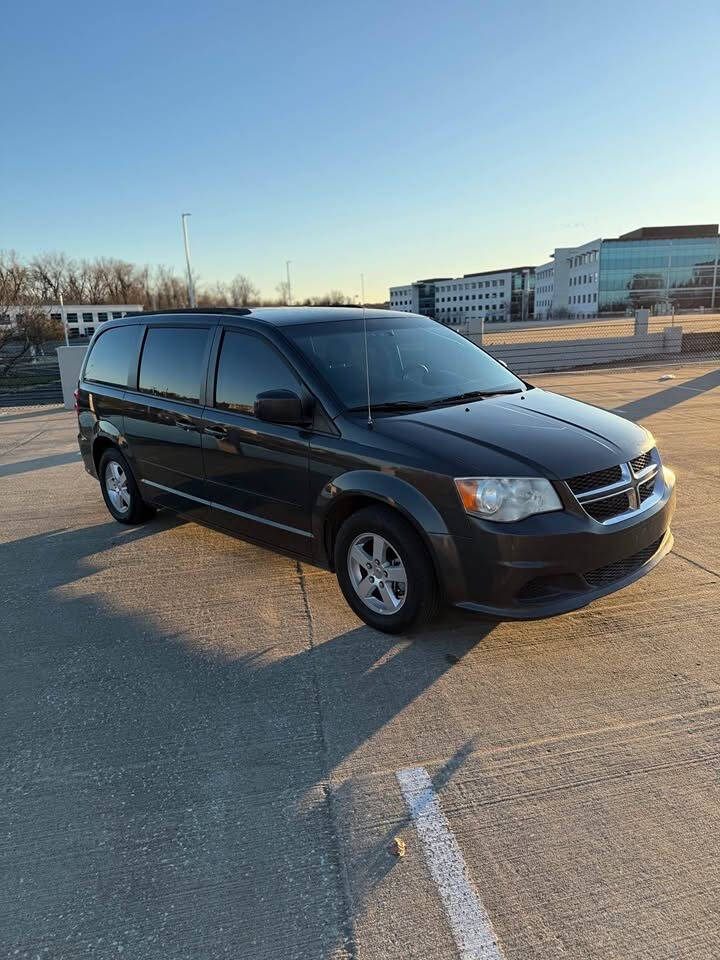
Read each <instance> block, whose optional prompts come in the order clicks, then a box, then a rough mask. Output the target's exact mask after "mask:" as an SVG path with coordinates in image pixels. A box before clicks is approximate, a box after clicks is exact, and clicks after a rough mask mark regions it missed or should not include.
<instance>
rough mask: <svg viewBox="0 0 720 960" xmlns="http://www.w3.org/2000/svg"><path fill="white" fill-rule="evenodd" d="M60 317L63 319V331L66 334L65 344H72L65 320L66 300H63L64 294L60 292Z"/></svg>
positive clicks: (67, 345)
mask: <svg viewBox="0 0 720 960" xmlns="http://www.w3.org/2000/svg"><path fill="white" fill-rule="evenodd" d="M60 319H61V320H62V325H63V333H64V334H65V346H66V347H69V346H70V341H69V340H68V332H67V323H66V322H65V302H64V301H63V295H62V294H60Z"/></svg>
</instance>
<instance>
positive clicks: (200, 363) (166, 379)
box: [138, 327, 209, 403]
mask: <svg viewBox="0 0 720 960" xmlns="http://www.w3.org/2000/svg"><path fill="white" fill-rule="evenodd" d="M208 334H209V331H208V330H201V329H198V328H197V327H151V328H150V329H149V330H148V332H147V337H146V338H145V346H144V347H143V352H142V359H141V361H140V381H139V384H138V386H139V387H140V389H141V390H142V391H143V392H145V393H156V394H159V396H161V397H168V398H169V399H170V400H184V401H186V402H187V403H199V402H200V386H201V383H202V379H203V376H204V373H205V347H206V345H207V338H208Z"/></svg>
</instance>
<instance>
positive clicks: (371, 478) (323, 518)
mask: <svg viewBox="0 0 720 960" xmlns="http://www.w3.org/2000/svg"><path fill="white" fill-rule="evenodd" d="M372 506H385V507H388V508H389V509H391V510H393V511H394V512H395V513H397V514H398V515H399V516H400V517H402V518H403V519H404V520H405V521H406V522H407V523H409V524H410V526H411V527H412V528H413V529H414V530H415V532H416V533H417V534H418V536H419V537H420V540H421V541H422V543H423V546H424V547H425V549H426V550H427V553H428V556H429V557H430V561H431V563H432V565H433V569H434V571H435V576H436V578H437V582H438V584H440V586H441V587H443V585H444V583H445V577H444V576H443V573H444V571H443V568H442V567H443V565H442V564H441V562H440V558H439V557H438V551H437V544H438V541H442V542H444V544H445V545H447V544H449V543H450V542H451V539H452V538H451V537H450V533H449V531H448V528H447V525H446V523H445V521H444V520H443V518H442V516H441V515H440V513H439V512H438V510H437V508H436V507H435V506H433V504H432V503H430V501H429V500H428V499H427V497H425V496H424V495H423V494H422V493H421V492H420V491H419V490H418V489H417V488H415V487H413V486H412V485H411V484H409V483H407V481H405V480H401V479H400V478H399V477H395V476H391V475H388V474H383V473H380V472H379V471H370V470H358V471H352V472H350V473H346V474H343V475H342V476H341V477H337V478H336V479H335V480H333V481H332V482H331V483H329V484H328V485H327V486H326V487H325V488H324V489H323V491H322V494H321V496H320V498H319V501H318V503H317V504H316V507H317V509H316V511H315V516H316V518H317V523H318V527H319V528H318V529H316V530H315V537H316V542H317V543H318V544H322V550H323V553H324V556H323V557H322V558H321V559H322V561H323V565H324V566H327V567H328V568H329V569H330V570H334V569H335V562H334V547H335V540H336V538H337V534H338V531H339V530H340V527H341V526H342V524H343V523H344V521H345V520H346V519H347V518H348V517H349V516H351V515H352V514H354V513H357V511H358V510H362V509H363V508H364V507H372Z"/></svg>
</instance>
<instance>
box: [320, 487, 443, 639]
mask: <svg viewBox="0 0 720 960" xmlns="http://www.w3.org/2000/svg"><path fill="white" fill-rule="evenodd" d="M335 570H336V571H337V578H338V582H339V584H340V589H341V590H342V592H343V595H344V597H345V599H346V600H347V602H348V603H349V604H350V606H351V607H352V609H353V610H354V611H355V613H356V614H357V615H358V616H359V617H360V619H361V620H364V621H365V623H367V624H368V625H369V626H371V627H374V628H375V629H376V630H382V631H383V632H385V633H399V632H400V631H402V630H407V629H409V628H410V627H418V626H421V625H422V624H424V623H427V621H429V620H430V619H431V618H432V617H433V616H434V614H435V613H436V612H437V608H438V605H439V591H438V586H437V580H436V578H435V571H434V569H433V565H432V561H431V559H430V557H429V555H428V552H427V549H426V547H425V544H424V543H423V542H422V540H421V539H420V537H419V535H418V534H417V533H416V531H415V530H414V529H413V528H412V527H411V526H410V524H409V523H408V522H407V521H406V520H404V519H403V518H402V517H400V516H398V514H397V513H395V512H394V511H393V510H390V509H389V508H387V507H380V506H378V507H366V508H365V509H363V510H359V511H358V512H357V513H354V514H352V515H351V516H350V517H348V519H347V520H346V521H345V523H343V525H342V527H341V528H340V531H339V533H338V535H337V539H336V541H335Z"/></svg>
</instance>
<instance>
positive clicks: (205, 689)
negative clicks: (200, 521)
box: [0, 514, 493, 960]
mask: <svg viewBox="0 0 720 960" xmlns="http://www.w3.org/2000/svg"><path fill="white" fill-rule="evenodd" d="M182 522H183V521H181V520H177V519H175V518H173V517H171V516H168V515H163V514H161V515H160V516H159V517H158V518H157V519H156V520H155V521H154V522H153V523H151V524H148V525H146V526H142V527H137V528H122V527H119V526H118V525H117V524H115V523H113V522H108V523H101V524H96V525H92V526H88V527H84V528H81V529H70V530H67V529H59V530H54V531H51V532H49V533H42V534H35V535H32V536H28V537H25V538H22V539H20V540H15V541H12V542H10V543H3V544H0V570H1V571H2V574H3V576H2V584H1V586H0V592H1V599H2V610H3V629H2V632H1V634H0V657H2V662H3V665H4V666H3V670H2V671H0V700H1V702H2V703H3V704H4V721H3V738H2V747H1V748H0V773H2V776H3V782H4V783H5V784H6V787H7V789H8V791H9V796H10V802H9V804H8V805H7V807H6V811H5V813H4V814H3V816H2V829H0V837H1V838H2V839H0V846H1V847H2V854H3V858H4V860H5V862H6V865H7V866H6V868H5V870H4V871H2V876H1V877H0V904H2V906H0V930H2V932H1V933H0V946H2V950H0V952H1V953H2V954H3V955H12V953H13V950H20V951H21V952H22V951H23V950H29V949H30V946H32V947H33V948H37V949H38V950H42V949H43V948H46V949H47V950H48V951H49V953H50V955H60V954H62V955H68V956H70V955H72V956H81V955H82V956H85V955H88V954H89V953H90V952H92V950H93V949H95V948H96V946H97V944H98V943H99V942H104V943H112V942H115V943H117V944H120V945H122V946H123V947H124V951H125V953H126V954H127V955H131V956H143V958H144V960H154V958H156V957H157V958H160V957H163V958H167V957H168V956H181V955H182V956H185V955H189V956H193V957H198V958H199V957H208V958H210V957H212V958H215V957H219V956H235V957H239V956H243V957H253V956H259V955H266V954H268V952H272V955H274V956H295V955H298V949H299V947H298V945H299V944H306V945H307V948H308V955H310V954H312V955H314V956H323V957H327V958H330V957H338V956H342V955H344V954H343V953H342V950H343V949H344V947H343V945H344V944H347V941H348V937H350V936H351V929H350V928H351V922H352V917H351V915H350V914H353V913H356V912H357V911H358V910H361V909H362V903H363V901H364V898H365V897H366V896H367V895H368V893H369V892H370V891H371V890H372V888H373V887H374V885H375V884H377V883H378V882H380V881H381V879H382V877H383V876H384V875H385V873H386V872H387V871H388V870H389V869H391V868H392V865H393V863H394V862H395V860H394V858H392V856H391V855H390V854H389V853H388V852H387V849H386V848H387V842H386V841H385V840H383V841H382V842H381V843H380V844H378V846H377V850H376V853H375V855H374V857H373V858H372V862H371V863H370V865H369V869H368V870H367V871H365V873H364V876H363V878H362V882H360V883H359V884H358V885H357V886H356V888H355V889H354V890H353V900H352V904H351V905H348V904H346V902H345V901H344V899H343V897H344V894H343V881H342V876H343V871H344V866H343V863H342V852H341V848H340V845H339V841H338V836H337V833H336V826H335V824H334V814H333V803H334V797H333V793H334V791H342V789H343V785H342V783H334V782H333V779H332V773H333V770H335V769H336V768H337V767H338V766H339V765H340V764H341V763H342V762H343V760H345V759H346V758H347V757H349V756H350V755H351V754H352V753H353V752H354V751H356V750H357V749H358V748H359V747H361V746H362V745H363V744H364V743H366V742H367V741H368V740H369V739H370V738H372V737H373V736H374V735H375V734H376V733H377V732H378V731H379V730H380V729H381V728H382V727H383V726H385V725H386V724H388V723H389V722H390V721H391V720H392V719H393V718H394V717H395V716H397V715H398V714H399V713H401V712H402V711H403V710H404V709H405V708H406V707H407V706H408V705H409V704H411V703H412V702H413V701H414V700H415V699H416V698H418V697H419V696H420V695H422V694H423V693H424V691H426V690H427V689H428V688H429V687H430V686H431V685H432V684H434V683H435V682H436V681H437V680H438V679H439V678H440V677H442V676H443V675H444V674H445V673H446V672H447V671H449V670H452V669H453V668H454V667H455V666H456V664H457V663H458V662H460V661H461V660H462V658H463V657H464V656H465V655H466V654H467V653H468V652H469V651H470V650H471V649H472V648H473V646H474V645H475V644H476V643H477V642H478V641H480V640H481V639H483V638H485V637H487V636H488V635H489V633H490V632H491V630H492V627H493V624H492V622H491V621H479V620H477V619H472V620H471V618H470V617H469V616H468V615H467V614H452V615H451V616H449V617H448V618H447V619H446V620H444V621H443V622H442V624H441V627H440V629H434V630H430V629H428V630H423V631H420V632H418V633H416V634H414V635H413V636H411V637H406V638H401V639H400V640H399V641H395V640H394V639H393V638H389V637H387V636H385V635H382V634H378V633H376V632H375V631H373V630H370V629H369V628H367V627H358V628H356V629H352V630H349V631H345V632H343V633H340V634H338V635H337V636H331V637H329V638H328V639H326V640H324V641H322V642H318V643H310V642H307V643H304V644H300V645H299V649H298V648H297V647H293V649H292V650H291V651H288V650H287V648H286V647H279V646H278V645H277V643H276V638H275V637H272V636H269V637H268V643H267V644H265V643H263V642H262V640H263V638H262V637H259V638H258V637H256V636H254V635H253V634H252V633H250V634H246V636H249V637H250V640H251V642H248V644H247V646H246V647H245V648H243V647H242V646H240V647H239V648H238V647H235V648H234V649H233V652H232V656H230V657H227V656H223V655H221V654H218V653H217V651H213V649H212V648H211V647H210V648H209V647H207V646H197V645H196V644H195V643H194V640H193V637H194V636H195V635H196V634H198V633H202V632H203V630H205V629H207V623H206V620H207V617H208V616H211V610H210V609H208V611H206V612H199V613H196V612H195V611H196V610H197V609H198V608H197V606H193V605H192V604H193V603H194V602H195V601H196V600H197V584H196V583H195V582H188V583H187V584H184V585H181V589H180V590H179V591H177V598H178V603H180V604H182V605H186V608H187V611H188V613H187V629H186V630H185V629H183V630H179V631H178V629H177V627H174V628H168V627H167V626H166V625H165V624H164V623H163V620H162V613H161V611H162V608H163V601H164V596H163V584H162V576H163V574H162V570H156V571H155V575H154V576H152V577H149V576H148V572H149V571H147V570H146V569H144V562H143V566H142V567H140V568H138V567H133V568H132V570H130V571H128V572H126V571H125V570H124V569H123V566H122V565H121V564H116V563H112V562H110V560H109V558H108V557H107V551H109V550H113V549H114V548H116V547H120V546H122V545H124V544H127V543H129V542H133V541H138V540H142V539H147V538H152V537H153V536H155V535H158V534H161V533H168V532H172V530H173V528H174V527H176V526H179V525H180V524H181V523H182ZM156 556H157V555H156ZM91 576H97V577H104V578H107V579H106V580H105V581H104V582H103V584H102V589H98V586H97V584H96V583H92V584H86V583H85V581H86V580H87V578H89V577H91ZM117 576H133V577H134V578H135V589H137V590H139V591H143V593H144V594H145V595H147V594H148V591H149V592H150V596H154V597H155V598H156V601H157V608H158V611H159V613H158V616H153V617H150V616H148V615H141V614H138V613H133V612H129V611H128V610H127V609H121V608H120V607H118V605H117V604H115V603H114V598H113V578H115V577H117ZM198 616H199V617H202V618H203V621H202V622H200V621H199V620H198V619H196V618H197V617H198ZM174 622H175V623H176V620H175V621H174ZM471 624H472V625H473V626H471ZM300 627H301V628H302V629H305V628H306V625H305V624H303V623H301V624H300V625H299V628H300ZM343 704H344V705H346V706H347V710H345V711H343V710H341V709H340V706H341V705H343ZM329 716H331V717H334V718H335V720H336V722H335V723H334V724H333V725H332V726H330V725H328V720H327V718H328V717H329ZM338 718H340V720H338ZM469 749H470V747H469V746H468V747H467V750H469ZM465 755H466V753H464V752H463V751H462V750H461V751H459V752H458V753H457V754H456V755H455V757H454V758H453V759H452V760H451V761H449V762H448V764H447V765H446V767H445V768H444V769H443V770H442V771H441V772H440V773H439V774H438V775H437V777H436V787H437V789H439V790H441V789H442V787H443V785H444V783H445V782H447V779H449V777H451V776H452V775H453V773H454V772H455V770H457V769H458V768H459V766H460V765H461V764H462V763H463V761H464V758H465ZM394 829H395V830H396V829H397V827H395V828H394ZM389 839H390V838H387V840H388V842H389ZM280 916H281V917H282V922H281V923H280V922H278V921H279V917H280ZM68 940H71V941H72V944H73V951H74V952H72V953H67V954H66V953H65V952H64V951H65V944H66V943H67V942H68ZM100 953H102V950H101V951H100Z"/></svg>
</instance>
